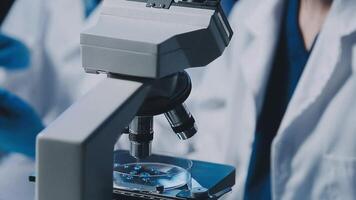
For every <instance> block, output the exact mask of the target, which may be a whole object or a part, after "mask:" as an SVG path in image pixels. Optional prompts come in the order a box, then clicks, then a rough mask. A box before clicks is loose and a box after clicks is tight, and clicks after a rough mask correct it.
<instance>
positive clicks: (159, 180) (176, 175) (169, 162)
mask: <svg viewBox="0 0 356 200" xmlns="http://www.w3.org/2000/svg"><path fill="white" fill-rule="evenodd" d="M127 154H128V153H127ZM117 157H118V158H121V159H115V164H114V174H113V176H114V179H113V180H114V188H120V189H128V190H139V191H147V192H163V191H168V190H173V189H177V188H180V187H183V186H187V187H190V185H191V168H192V165H193V162H192V161H191V160H187V159H183V158H174V157H167V156H159V155H154V156H150V157H149V158H147V159H145V160H139V161H136V160H135V159H133V158H131V157H129V155H127V156H126V155H125V156H123V155H122V156H117ZM125 158H126V159H125ZM125 160H126V161H125Z"/></svg>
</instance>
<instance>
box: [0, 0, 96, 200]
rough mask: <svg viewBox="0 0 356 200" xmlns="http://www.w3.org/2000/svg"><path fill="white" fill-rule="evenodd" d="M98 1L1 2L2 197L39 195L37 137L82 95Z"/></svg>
mask: <svg viewBox="0 0 356 200" xmlns="http://www.w3.org/2000/svg"><path fill="white" fill-rule="evenodd" d="M99 2H100V1H97V0H93V1H87V0H86V1H83V0H77V1H73V0H51V1H46V0H4V2H2V3H1V9H0V10H1V15H0V17H1V20H2V24H1V34H0V43H1V47H0V65H1V66H0V177H1V181H0V199H1V200H28V199H33V198H34V185H33V184H31V183H29V182H28V176H29V175H31V174H32V173H33V172H34V156H35V155H34V154H35V153H34V152H35V151H34V146H35V138H36V135H37V134H38V132H39V131H41V130H42V129H43V128H44V126H45V125H47V124H48V123H50V122H51V121H52V120H54V119H55V118H56V117H57V116H58V115H59V114H60V113H61V112H63V111H64V110H65V109H66V108H67V107H68V106H69V105H70V104H72V103H73V101H74V100H75V99H76V98H77V96H78V95H77V94H78V93H79V92H78V90H80V85H81V84H80V82H81V81H82V79H83V76H84V72H83V70H82V69H81V67H80V49H79V34H80V31H81V30H82V28H83V27H84V25H85V23H87V22H86V19H87V18H89V17H90V14H91V13H92V12H93V11H94V9H95V7H96V6H97V4H98V3H99ZM5 5H6V6H5ZM5 12H6V13H5Z"/></svg>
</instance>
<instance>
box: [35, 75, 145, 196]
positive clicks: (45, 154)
mask: <svg viewBox="0 0 356 200" xmlns="http://www.w3.org/2000/svg"><path fill="white" fill-rule="evenodd" d="M149 89H150V87H149V85H146V84H143V83H139V82H133V81H127V80H120V79H112V78H107V79H106V80H104V81H103V82H101V83H100V84H99V85H97V86H96V87H95V88H94V89H92V90H91V91H90V92H89V93H88V94H87V95H86V96H84V97H83V98H81V100H79V101H78V102H77V103H75V104H74V105H73V106H71V107H70V108H69V109H68V110H67V111H65V112H64V113H63V114H62V115H61V116H60V117H59V118H58V119H57V120H56V121H54V122H53V123H52V124H50V126H49V127H47V128H46V129H45V130H44V131H43V132H42V133H41V134H40V135H39V136H38V138H37V155H36V156H37V160H36V171H37V173H38V174H37V181H36V184H37V186H36V200H111V199H112V196H111V195H112V190H113V181H112V177H113V174H112V171H113V170H112V169H113V149H114V143H115V141H116V140H117V138H118V137H119V136H120V135H121V132H122V130H123V129H124V128H125V127H126V126H127V125H128V124H129V123H130V122H131V120H132V119H133V117H134V116H135V114H136V112H137V111H138V109H139V108H140V106H141V104H142V103H143V101H144V99H145V96H146V95H147V93H148V92H149Z"/></svg>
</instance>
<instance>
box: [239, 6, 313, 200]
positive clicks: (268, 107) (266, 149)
mask: <svg viewBox="0 0 356 200" xmlns="http://www.w3.org/2000/svg"><path fill="white" fill-rule="evenodd" d="M299 1H300V0H288V1H287V3H286V9H285V13H284V18H283V21H282V25H281V30H280V31H281V32H280V38H279V45H278V47H277V51H276V54H275V60H274V65H273V66H272V70H271V74H270V77H269V81H268V85H267V88H266V94H265V98H264V102H263V107H262V110H261V113H260V115H259V117H258V121H257V125H256V133H255V140H254V143H253V149H252V155H251V160H250V165H249V170H248V175H247V180H246V188H245V196H244V199H245V200H255V199H264V200H269V199H272V196H271V175H270V174H271V172H270V164H271V163H270V160H271V144H272V140H273V138H274V137H275V135H276V134H277V131H278V128H279V126H280V123H281V120H282V118H283V115H284V113H285V111H286V108H287V105H288V103H289V101H290V99H291V97H292V95H293V93H294V90H295V88H296V86H297V84H298V81H299V78H300V77H301V75H302V72H303V69H304V66H305V65H306V63H307V61H308V58H309V55H310V52H308V51H307V50H306V48H305V45H304V41H303V37H302V34H301V31H300V29H299V25H298V13H299Z"/></svg>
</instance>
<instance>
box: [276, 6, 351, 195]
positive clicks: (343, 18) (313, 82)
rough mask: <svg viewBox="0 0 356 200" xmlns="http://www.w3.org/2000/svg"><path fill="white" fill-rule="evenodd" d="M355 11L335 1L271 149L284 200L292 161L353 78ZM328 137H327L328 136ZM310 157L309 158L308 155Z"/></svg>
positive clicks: (279, 192) (280, 193) (277, 183)
mask: <svg viewBox="0 0 356 200" xmlns="http://www.w3.org/2000/svg"><path fill="white" fill-rule="evenodd" d="M355 10H356V5H355V4H354V2H353V1H347V0H335V1H334V3H333V6H332V8H331V11H330V13H329V16H328V17H327V19H326V23H325V24H324V27H323V30H322V32H321V33H320V35H319V38H318V41H317V42H316V44H315V47H314V50H313V52H312V54H311V57H310V58H309V61H308V63H307V65H306V67H305V70H304V72H303V75H302V77H301V79H300V81H299V83H298V86H297V89H296V91H295V93H294V96H293V98H292V100H291V102H290V104H289V106H288V108H287V111H286V114H285V116H284V119H283V121H282V124H281V126H280V129H279V132H278V134H277V136H276V138H275V139H274V141H273V145H272V167H271V173H272V190H273V192H272V193H273V198H274V199H283V198H284V196H283V195H284V192H286V193H288V192H287V191H285V186H286V185H287V180H288V178H289V177H290V176H291V175H292V174H293V173H292V171H293V170H295V169H292V161H293V159H294V155H295V154H296V152H297V151H298V149H299V148H300V147H301V146H302V144H303V142H304V141H305V140H306V139H307V138H308V137H309V136H310V135H311V134H313V131H314V129H315V127H316V126H317V124H318V123H319V120H320V118H321V117H322V115H323V113H324V111H325V110H326V108H327V106H328V104H329V103H330V101H331V100H332V99H333V97H334V96H335V95H336V94H337V92H338V91H339V90H340V88H341V87H342V86H343V85H344V83H345V82H346V80H348V78H349V77H350V75H351V74H352V68H351V65H352V51H353V50H352V48H353V46H355V43H356V41H355V36H354V35H356V32H355V30H356V21H355V20H354V19H353V18H352V17H351V16H354V14H352V13H353V12H354V11H355ZM326 137H327V136H326ZM306 156H307V155H306Z"/></svg>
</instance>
